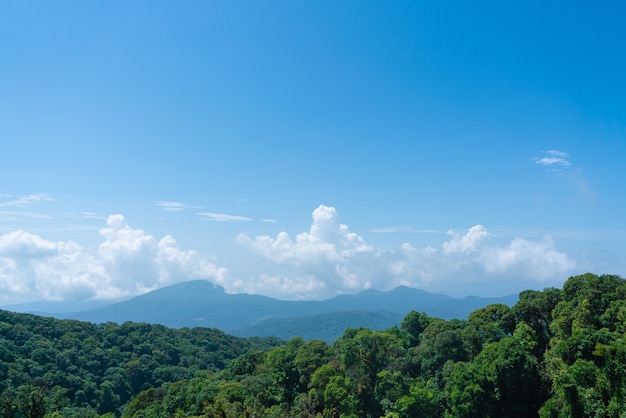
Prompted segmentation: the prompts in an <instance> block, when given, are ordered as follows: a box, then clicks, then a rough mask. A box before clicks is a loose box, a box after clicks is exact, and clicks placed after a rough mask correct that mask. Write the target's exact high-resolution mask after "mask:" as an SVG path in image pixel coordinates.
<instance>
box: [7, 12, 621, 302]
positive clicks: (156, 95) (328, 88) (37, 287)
mask: <svg viewBox="0 0 626 418" xmlns="http://www.w3.org/2000/svg"><path fill="white" fill-rule="evenodd" d="M625 11H626V10H625V8H624V6H623V5H622V4H621V3H620V2H606V3H603V4H602V5H601V6H598V5H595V6H593V7H592V6H591V5H588V4H584V3H582V2H581V3H571V2H568V3H564V2H555V3H554V4H545V2H524V3H517V4H512V3H506V4H504V3H502V2H483V3H481V4H474V3H472V4H469V3H467V2H451V3H445V4H444V3H441V2H410V1H395V2H368V1H341V2H336V1H315V2H313V1H301V2H286V1H268V2H239V1H190V2H185V3H183V4H180V3H174V2H161V1H150V2H148V1H143V2H141V1H137V2H132V3H128V2H79V1H74V2H72V1H66V2H29V1H24V2H11V3H6V4H3V5H2V12H1V13H0V56H1V57H2V58H1V59H2V65H0V92H1V94H0V140H1V141H2V152H0V161H1V163H0V295H1V296H0V304H10V303H17V302H23V301H27V300H36V299H51V300H65V299H72V300H79V299H85V298H114V297H128V296H132V295H135V294H138V293H142V292H145V291H148V290H150V289H154V288H158V287H162V286H166V285H169V284H172V283H176V282H179V281H184V280H189V279H194V278H201V279H206V280H210V281H212V282H214V283H216V284H219V285H221V286H224V287H225V288H226V289H227V290H228V291H230V292H249V293H262V294H266V295H271V296H276V297H280V298H287V299H310V298H326V297H330V296H333V295H335V294H339V293H350V292H356V291H359V290H362V289H365V288H369V287H374V288H380V289H390V288H393V287H396V286H398V285H408V286H414V287H419V288H423V289H425V290H429V291H436V292H441V293H447V294H451V295H456V296H461V295H466V294H476V295H502V294H508V293H516V292H518V291H520V290H523V289H527V288H533V289H542V288H545V287H548V286H560V285H561V284H562V283H563V281H564V280H566V279H567V277H569V276H571V275H573V274H578V273H582V272H586V271H592V272H594V273H598V274H602V273H611V274H620V275H626V244H625V242H624V237H625V236H626V222H625V221H624V215H623V207H625V203H626V192H625V190H626V185H625V180H626V172H625V171H626V170H625V168H624V161H625V160H626V106H625V105H624V97H626V82H625V78H624V76H623V75H624V74H626V58H625V57H624V54H623V53H622V50H623V42H624V39H626V27H625V26H624V25H623V22H622V17H623V16H624V12H625Z"/></svg>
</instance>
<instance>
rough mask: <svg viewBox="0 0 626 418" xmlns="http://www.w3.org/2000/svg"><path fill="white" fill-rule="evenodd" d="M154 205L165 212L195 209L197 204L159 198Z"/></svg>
mask: <svg viewBox="0 0 626 418" xmlns="http://www.w3.org/2000/svg"><path fill="white" fill-rule="evenodd" d="M155 205H156V206H157V207H159V208H161V209H163V210H164V211H167V212H182V211H184V210H187V209H197V208H199V206H191V205H187V204H185V203H181V202H171V201H168V200H159V201H157V202H155Z"/></svg>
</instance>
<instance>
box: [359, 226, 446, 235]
mask: <svg viewBox="0 0 626 418" xmlns="http://www.w3.org/2000/svg"><path fill="white" fill-rule="evenodd" d="M369 231H370V232H373V233H375V234H446V232H443V231H437V230H435V229H419V228H410V227H406V226H386V227H383V228H371V229H370V230H369Z"/></svg>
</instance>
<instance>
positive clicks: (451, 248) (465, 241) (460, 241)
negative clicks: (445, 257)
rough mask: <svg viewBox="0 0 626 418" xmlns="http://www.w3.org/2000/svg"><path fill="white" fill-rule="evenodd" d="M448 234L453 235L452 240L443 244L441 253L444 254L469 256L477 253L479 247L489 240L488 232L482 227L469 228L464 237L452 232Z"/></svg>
mask: <svg viewBox="0 0 626 418" xmlns="http://www.w3.org/2000/svg"><path fill="white" fill-rule="evenodd" d="M449 234H450V235H453V236H454V238H452V239H451V240H450V241H448V242H444V243H443V252H444V253H446V254H451V253H464V254H471V253H473V252H475V251H477V250H478V249H479V248H480V245H481V244H482V243H483V242H484V241H485V240H486V239H487V238H489V232H487V230H486V229H485V227H484V226H482V225H475V226H473V227H471V228H470V229H469V231H467V234H465V235H457V234H454V232H449Z"/></svg>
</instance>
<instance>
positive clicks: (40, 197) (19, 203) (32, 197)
mask: <svg viewBox="0 0 626 418" xmlns="http://www.w3.org/2000/svg"><path fill="white" fill-rule="evenodd" d="M3 197H12V196H9V195H3ZM53 200H54V199H52V196H50V195H49V194H46V193H37V194H29V195H22V196H19V197H18V198H17V199H13V200H10V201H8V202H2V203H0V206H12V207H18V208H25V207H28V206H32V205H34V204H37V203H41V202H52V201H53Z"/></svg>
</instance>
